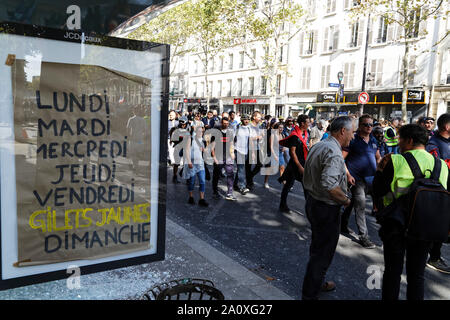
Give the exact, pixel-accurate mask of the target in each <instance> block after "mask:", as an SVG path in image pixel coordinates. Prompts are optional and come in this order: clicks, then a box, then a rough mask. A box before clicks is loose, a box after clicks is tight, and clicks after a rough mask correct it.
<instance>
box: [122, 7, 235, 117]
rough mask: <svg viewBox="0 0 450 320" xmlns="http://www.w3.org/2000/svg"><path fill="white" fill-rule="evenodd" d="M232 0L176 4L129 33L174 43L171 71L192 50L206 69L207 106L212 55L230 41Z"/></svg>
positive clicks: (152, 39) (145, 38)
mask: <svg viewBox="0 0 450 320" xmlns="http://www.w3.org/2000/svg"><path fill="white" fill-rule="evenodd" d="M232 4H233V2H232V0H192V1H187V2H185V3H183V4H181V5H179V6H177V7H174V8H172V9H170V10H168V11H166V12H165V13H163V14H161V15H160V16H158V17H156V18H155V19H153V20H151V21H150V22H149V23H147V24H145V25H143V26H142V27H140V28H138V29H137V30H136V31H135V32H133V33H132V34H131V35H130V36H129V37H130V38H132V39H139V40H147V41H153V42H159V43H166V44H170V46H171V57H170V65H171V73H170V74H171V75H173V73H174V71H175V70H176V64H177V61H178V60H179V59H178V58H179V57H181V56H183V55H185V54H187V53H192V54H193V55H195V56H197V57H198V59H199V61H200V63H201V64H202V66H203V69H204V70H205V72H204V74H205V76H204V77H205V84H206V93H207V108H208V109H209V94H208V93H209V83H208V73H209V63H210V59H211V57H214V56H215V55H216V54H217V53H219V52H220V51H222V50H223V49H225V48H226V47H227V46H229V45H230V43H231V39H232V37H233V35H232V34H231V33H230V32H228V30H229V28H228V24H227V21H226V17H225V16H226V12H227V10H228V11H229V10H231V6H232Z"/></svg>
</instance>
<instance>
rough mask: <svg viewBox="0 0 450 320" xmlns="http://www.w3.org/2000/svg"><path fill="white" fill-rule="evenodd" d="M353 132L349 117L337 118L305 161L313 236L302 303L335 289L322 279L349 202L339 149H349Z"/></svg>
mask: <svg viewBox="0 0 450 320" xmlns="http://www.w3.org/2000/svg"><path fill="white" fill-rule="evenodd" d="M355 129H356V128H355V126H354V121H353V120H352V118H350V117H347V116H343V117H338V118H336V119H335V120H333V122H331V124H330V128H329V131H330V136H329V137H328V138H327V139H325V140H323V141H320V142H319V143H317V145H316V146H315V147H314V148H312V149H311V150H310V152H309V154H308V157H307V158H306V163H305V169H304V174H303V185H304V188H305V190H306V191H308V192H307V196H306V216H307V218H308V221H309V222H310V224H311V231H312V236H311V247H310V251H309V254H310V255H309V262H308V265H307V267H306V273H305V278H304V280H303V289H302V299H303V300H316V299H318V296H319V293H320V291H330V290H333V289H334V288H335V287H336V285H335V283H334V282H332V281H326V282H324V280H325V275H326V273H327V270H328V268H329V266H330V264H331V261H332V260H333V256H334V253H335V251H336V247H337V244H338V240H339V231H340V216H341V215H340V212H341V208H342V206H345V207H347V206H349V205H350V202H351V201H350V198H349V197H348V195H347V194H348V191H347V168H346V166H345V161H344V157H343V156H342V148H343V147H348V145H349V144H350V141H351V140H352V139H353V132H354V130H355Z"/></svg>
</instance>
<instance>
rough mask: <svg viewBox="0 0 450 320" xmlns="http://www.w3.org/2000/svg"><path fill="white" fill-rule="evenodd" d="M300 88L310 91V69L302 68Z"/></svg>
mask: <svg viewBox="0 0 450 320" xmlns="http://www.w3.org/2000/svg"><path fill="white" fill-rule="evenodd" d="M300 88H301V89H311V67H303V68H302V70H301V77H300Z"/></svg>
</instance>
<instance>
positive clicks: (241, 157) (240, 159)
mask: <svg viewBox="0 0 450 320" xmlns="http://www.w3.org/2000/svg"><path fill="white" fill-rule="evenodd" d="M236 162H237V173H236V178H235V182H236V181H237V186H238V188H239V189H244V188H245V185H246V181H247V176H246V172H247V171H246V170H245V165H246V163H248V154H242V153H239V152H237V151H236Z"/></svg>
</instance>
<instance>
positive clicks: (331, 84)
mask: <svg viewBox="0 0 450 320" xmlns="http://www.w3.org/2000/svg"><path fill="white" fill-rule="evenodd" d="M328 86H329V87H332V88H339V86H340V85H339V83H332V82H330V83H328Z"/></svg>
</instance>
